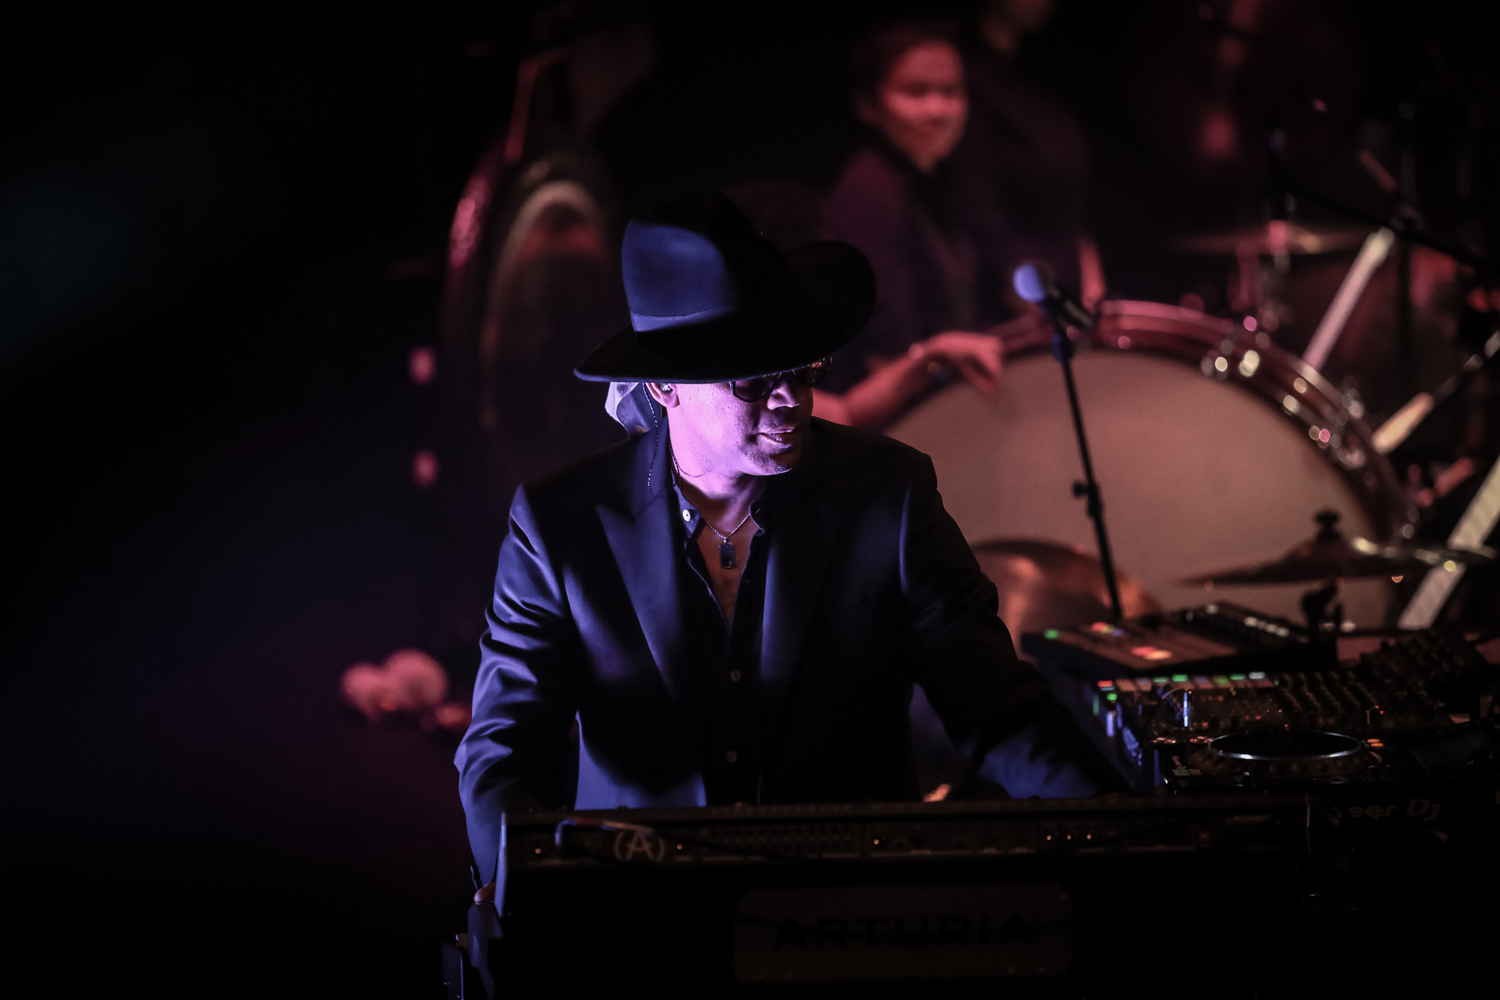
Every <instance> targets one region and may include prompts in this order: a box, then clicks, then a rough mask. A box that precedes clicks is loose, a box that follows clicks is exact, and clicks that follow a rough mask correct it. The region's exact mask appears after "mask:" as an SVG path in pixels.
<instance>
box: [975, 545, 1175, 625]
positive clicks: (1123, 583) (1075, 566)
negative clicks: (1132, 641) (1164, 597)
mask: <svg viewBox="0 0 1500 1000" xmlns="http://www.w3.org/2000/svg"><path fill="white" fill-rule="evenodd" d="M973 548H974V556H975V558H977V559H978V560H979V567H980V569H982V570H984V574H985V576H988V577H989V578H990V580H991V581H993V582H994V584H995V586H996V588H997V589H999V591H1000V618H1001V620H1003V621H1004V622H1005V624H1006V626H1007V627H1008V628H1009V629H1010V632H1011V635H1012V636H1019V635H1021V633H1023V632H1037V631H1040V630H1042V629H1046V628H1057V627H1060V626H1064V625H1078V624H1081V623H1083V622H1092V621H1098V620H1099V619H1101V618H1104V617H1106V616H1108V615H1109V587H1108V586H1107V585H1106V584H1105V582H1104V569H1103V568H1102V567H1101V566H1100V565H1099V560H1098V559H1095V558H1094V557H1093V556H1090V555H1085V554H1084V553H1082V552H1077V551H1075V550H1073V549H1071V548H1068V547H1067V546H1064V545H1058V544H1056V543H1054V542H1047V541H1040V540H1037V539H998V540H996V541H992V542H982V543H980V544H978V545H975V546H974V547H973ZM1118 577H1119V584H1120V604H1121V607H1122V609H1123V611H1124V613H1125V615H1126V616H1127V617H1134V616H1136V615H1142V614H1147V613H1149V612H1153V611H1160V610H1161V605H1160V604H1158V603H1157V601H1156V599H1155V598H1153V597H1152V596H1151V595H1150V594H1149V593H1147V592H1146V588H1145V587H1144V586H1142V584H1141V582H1140V581H1139V580H1137V579H1136V578H1135V577H1133V576H1130V575H1129V574H1128V573H1119V574H1118Z"/></svg>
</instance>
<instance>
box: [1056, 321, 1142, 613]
mask: <svg viewBox="0 0 1500 1000" xmlns="http://www.w3.org/2000/svg"><path fill="white" fill-rule="evenodd" d="M1052 356H1053V357H1055V358H1056V359H1057V360H1058V362H1059V363H1061V364H1062V370H1063V382H1064V383H1065V384H1066V385H1067V387H1068V406H1069V407H1070V408H1071V409H1072V411H1073V433H1074V434H1075V435H1076V436H1077V438H1078V455H1079V457H1080V458H1082V459H1083V482H1081V483H1079V482H1075V483H1074V484H1073V495H1074V496H1075V497H1084V498H1085V508H1086V509H1087V510H1088V514H1089V520H1091V521H1093V522H1094V538H1095V540H1096V541H1097V542H1098V543H1099V563H1100V565H1101V566H1102V567H1103V569H1104V583H1105V586H1107V587H1108V588H1109V620H1110V621H1111V622H1113V623H1115V624H1116V625H1118V624H1119V623H1120V620H1121V619H1122V618H1124V617H1125V612H1124V611H1123V610H1122V609H1121V607H1120V583H1119V581H1118V580H1117V579H1115V560H1114V556H1113V555H1111V554H1110V550H1109V532H1108V531H1106V530H1105V527H1104V501H1103V500H1101V499H1100V497H1099V483H1098V481H1097V480H1095V479H1094V463H1093V461H1092V460H1091V459H1090V458H1089V439H1088V435H1086V434H1085V433H1084V431H1083V410H1082V409H1080V408H1079V406H1078V386H1077V384H1076V383H1074V381H1073V341H1072V340H1071V339H1069V337H1068V328H1067V325H1066V324H1065V323H1064V322H1063V321H1062V320H1061V319H1060V318H1058V317H1056V316H1054V317H1053V319H1052Z"/></svg>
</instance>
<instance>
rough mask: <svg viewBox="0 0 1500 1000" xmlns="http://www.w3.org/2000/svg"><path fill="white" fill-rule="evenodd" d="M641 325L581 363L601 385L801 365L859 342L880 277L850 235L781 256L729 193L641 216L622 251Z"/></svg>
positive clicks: (634, 321)
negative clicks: (853, 340) (850, 241)
mask: <svg viewBox="0 0 1500 1000" xmlns="http://www.w3.org/2000/svg"><path fill="white" fill-rule="evenodd" d="M621 258H622V259H621V269H622V271H623V272H624V276H625V299H626V301H627V302H628V303H629V305H630V326H628V327H626V328H625V329H623V330H621V331H620V332H619V333H616V334H615V335H614V336H613V337H610V338H609V339H608V340H606V341H605V342H604V343H602V344H600V345H599V347H598V348H597V349H595V351H594V353H592V354H590V355H589V356H588V358H586V359H585V360H584V361H583V363H582V364H580V365H579V366H578V367H577V368H575V369H573V373H574V374H575V375H577V376H578V377H579V378H581V379H587V380H589V381H593V382H627V381H628V382H727V381H731V380H734V379H741V378H754V377H755V376H757V375H769V374H772V373H774V372H781V371H790V370H791V369H794V368H801V367H802V366H803V365H808V364H811V363H812V362H814V361H817V360H819V359H820V358H825V357H827V356H828V355H830V354H832V353H833V352H834V350H835V349H837V348H839V347H842V346H843V345H844V344H846V343H848V342H849V340H850V338H852V337H853V336H854V335H855V334H856V333H858V332H859V330H860V328H861V327H863V326H864V324H865V320H867V319H869V317H870V309H871V307H872V306H874V304H875V275H874V272H872V271H871V270H870V262H869V261H868V260H866V259H865V255H864V254H862V253H860V252H859V251H858V250H856V249H855V248H854V247H852V246H850V245H849V244H847V243H841V242H839V241H837V240H822V241H819V242H817V243H809V244H808V245H807V246H804V247H798V248H797V249H795V250H791V251H788V252H787V253H786V254H784V255H783V254H782V253H780V252H779V251H778V250H777V249H776V248H775V247H774V246H772V245H771V243H770V242H769V241H768V240H766V238H765V237H764V236H762V235H761V234H760V233H759V232H757V231H756V229H755V227H754V226H753V225H751V224H750V220H749V219H747V218H745V216H744V213H742V212H741V211H740V210H739V209H738V208H737V207H735V204H734V203H733V202H732V201H730V200H729V199H728V198H726V197H725V196H724V195H722V194H718V193H712V194H704V195H696V196H694V197H691V198H684V199H683V200H681V201H677V202H673V203H672V204H670V205H667V206H665V207H664V208H659V209H657V210H656V211H654V212H648V213H646V214H644V215H640V216H637V217H636V218H634V219H632V220H631V222H630V225H629V226H628V227H626V229H625V243H624V247H623V249H622V251H621Z"/></svg>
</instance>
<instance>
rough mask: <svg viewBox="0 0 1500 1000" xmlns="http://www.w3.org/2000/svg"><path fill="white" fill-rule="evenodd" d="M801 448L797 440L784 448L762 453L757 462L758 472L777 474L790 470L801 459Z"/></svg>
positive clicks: (768, 474) (766, 474) (765, 474)
mask: <svg viewBox="0 0 1500 1000" xmlns="http://www.w3.org/2000/svg"><path fill="white" fill-rule="evenodd" d="M803 450H804V449H803V447H802V442H800V441H799V442H797V443H796V444H795V445H792V446H791V447H790V448H786V449H785V450H782V451H777V452H774V453H772V454H762V455H761V456H760V461H759V462H758V463H757V464H758V465H759V466H760V468H761V471H760V473H759V474H760V475H762V476H779V475H781V474H782V473H783V472H791V471H792V469H793V468H795V467H796V465H797V463H798V462H800V461H802V453H803Z"/></svg>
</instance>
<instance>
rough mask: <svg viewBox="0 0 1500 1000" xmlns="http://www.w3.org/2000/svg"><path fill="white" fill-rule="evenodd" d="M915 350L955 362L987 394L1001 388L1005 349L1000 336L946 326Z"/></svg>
mask: <svg viewBox="0 0 1500 1000" xmlns="http://www.w3.org/2000/svg"><path fill="white" fill-rule="evenodd" d="M912 353H913V354H914V355H916V356H918V357H921V358H925V359H927V360H929V361H938V362H941V363H943V364H949V365H952V366H953V367H955V368H957V369H958V370H959V373H960V374H962V375H963V377H964V378H966V379H968V380H969V383H970V384H971V385H973V386H974V388H976V389H978V390H979V391H980V392H982V393H984V394H985V395H986V396H993V395H994V394H995V393H996V392H998V391H999V390H1000V370H1001V368H1002V367H1003V366H1004V349H1003V347H1002V346H1001V344H1000V338H999V337H992V336H990V335H989V334H986V333H969V332H968V331H965V330H947V331H945V332H943V333H939V334H937V335H936V336H933V337H928V338H927V339H926V340H924V341H922V342H921V343H920V344H917V345H916V346H915V347H913V348H912Z"/></svg>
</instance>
